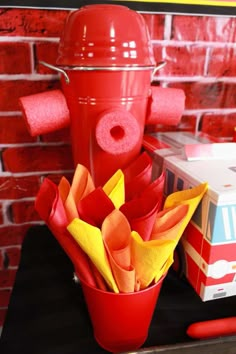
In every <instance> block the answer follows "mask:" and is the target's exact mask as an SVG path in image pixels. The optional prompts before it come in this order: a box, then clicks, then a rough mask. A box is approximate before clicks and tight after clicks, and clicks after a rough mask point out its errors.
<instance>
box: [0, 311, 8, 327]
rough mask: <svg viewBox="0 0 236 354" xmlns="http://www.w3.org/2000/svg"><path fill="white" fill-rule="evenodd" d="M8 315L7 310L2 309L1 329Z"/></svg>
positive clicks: (0, 312) (0, 314) (0, 315)
mask: <svg viewBox="0 0 236 354" xmlns="http://www.w3.org/2000/svg"><path fill="white" fill-rule="evenodd" d="M6 314H7V309H0V327H2V326H3V324H4V321H5V318H6Z"/></svg>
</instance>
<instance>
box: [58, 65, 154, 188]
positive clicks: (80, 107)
mask: <svg viewBox="0 0 236 354" xmlns="http://www.w3.org/2000/svg"><path fill="white" fill-rule="evenodd" d="M67 74H68V77H69V79H70V84H69V85H68V84H66V83H65V81H64V83H63V86H62V87H63V92H64V94H65V97H66V100H67V104H68V107H69V111H70V120H71V122H70V127H71V139H72V152H73V158H74V162H75V164H77V163H82V164H83V165H85V166H86V167H87V168H88V169H89V170H90V172H91V174H92V175H93V178H94V180H95V182H96V185H102V184H103V183H105V181H106V180H107V179H108V178H109V177H110V176H111V175H112V174H113V173H114V172H115V171H116V170H117V169H118V168H123V167H125V166H126V165H127V164H128V163H130V161H132V160H133V159H134V158H135V157H137V156H138V154H139V153H140V150H141V147H142V139H143V131H144V126H145V119H146V110H147V102H148V96H149V92H150V76H151V75H150V70H139V71H132V70H125V71H124V70H115V71H110V70H93V71H83V70H76V71H73V70H71V71H67ZM117 115H118V117H117ZM99 127H100V129H99Z"/></svg>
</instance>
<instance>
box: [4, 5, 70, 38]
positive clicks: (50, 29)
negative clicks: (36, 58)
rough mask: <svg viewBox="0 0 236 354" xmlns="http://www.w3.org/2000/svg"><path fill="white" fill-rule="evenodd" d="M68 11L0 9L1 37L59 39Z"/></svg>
mask: <svg viewBox="0 0 236 354" xmlns="http://www.w3.org/2000/svg"><path fill="white" fill-rule="evenodd" d="M68 13H69V10H56V9H55V10H46V9H24V8H22V9H17V8H16V9H13V8H12V9H7V8H6V9H0V31H1V35H2V36H4V35H5V36H28V37H60V36H61V33H62V30H63V27H64V23H65V19H66V17H67V15H68Z"/></svg>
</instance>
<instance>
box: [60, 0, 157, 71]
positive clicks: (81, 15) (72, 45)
mask: <svg viewBox="0 0 236 354" xmlns="http://www.w3.org/2000/svg"><path fill="white" fill-rule="evenodd" d="M56 64H57V65H60V66H83V67H86V66H92V67H103V66H105V67H109V66H117V67H120V66H152V67H153V66H155V65H156V62H155V58H154V54H153V48H152V43H151V40H150V35H149V32H148V27H147V25H146V22H145V20H144V17H143V16H142V15H141V14H139V13H137V12H136V11H133V10H131V9H129V8H128V7H126V6H121V5H113V4H111V5H110V4H96V5H87V6H84V7H81V8H80V9H79V10H74V11H72V12H71V13H70V14H69V15H68V17H67V19H66V22H65V26H64V30H63V33H62V36H61V39H60V43H59V49H58V58H57V62H56Z"/></svg>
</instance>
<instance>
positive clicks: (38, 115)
mask: <svg viewBox="0 0 236 354" xmlns="http://www.w3.org/2000/svg"><path fill="white" fill-rule="evenodd" d="M19 104H20V108H21V111H22V114H23V118H24V120H25V123H26V127H27V129H28V131H29V133H30V135H31V136H37V135H40V134H45V133H49V132H52V131H54V130H58V129H61V128H64V127H66V126H67V125H69V123H70V113H69V109H68V107H67V103H66V99H65V96H64V95H63V93H62V91H61V90H51V91H47V92H42V93H37V94H34V95H30V96H24V97H20V98H19Z"/></svg>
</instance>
